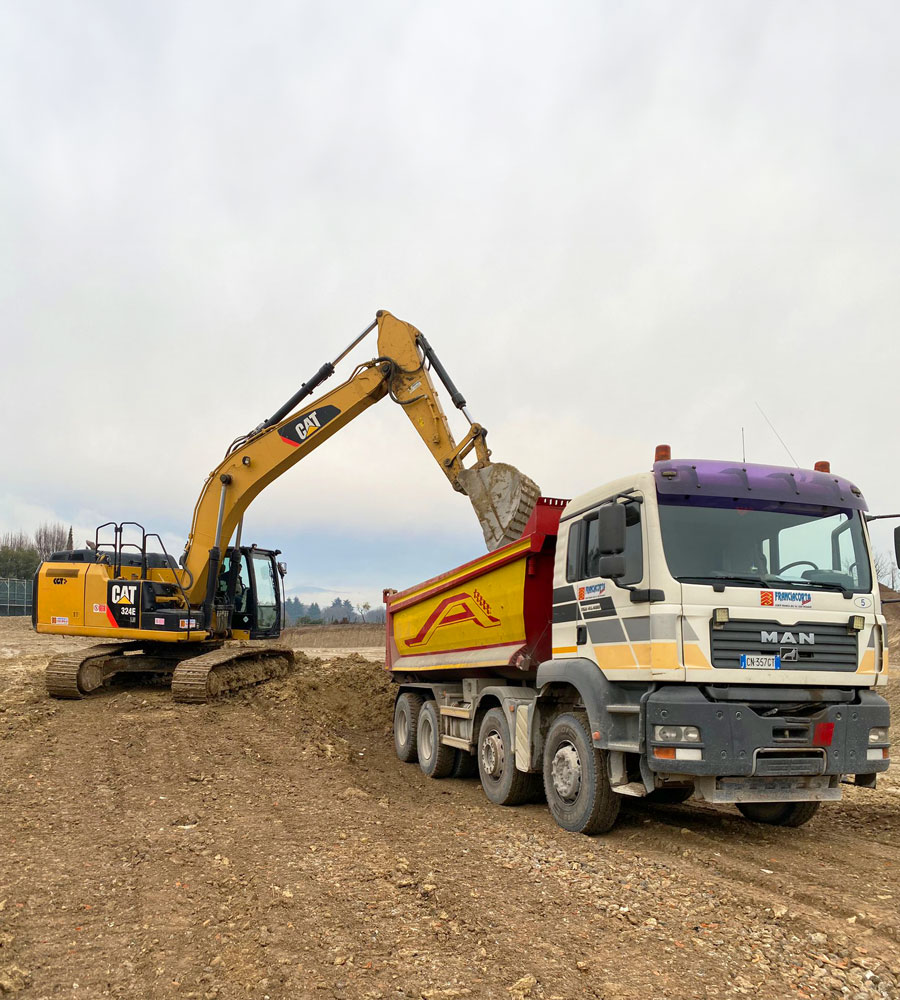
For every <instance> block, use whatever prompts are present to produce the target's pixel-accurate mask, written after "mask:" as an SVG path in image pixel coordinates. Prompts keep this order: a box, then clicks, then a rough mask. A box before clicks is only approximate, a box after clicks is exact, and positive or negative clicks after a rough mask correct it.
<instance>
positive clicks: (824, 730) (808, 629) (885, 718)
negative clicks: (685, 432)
mask: <svg viewBox="0 0 900 1000" xmlns="http://www.w3.org/2000/svg"><path fill="white" fill-rule="evenodd" d="M866 511H867V506H866V503H865V500H864V498H863V495H862V493H861V492H860V490H859V489H858V488H857V487H856V486H855V485H854V484H853V483H851V482H849V481H848V480H847V479H844V478H843V477H841V476H835V475H833V474H832V473H831V471H830V467H829V465H828V463H817V464H816V468H815V469H799V468H783V467H777V466H768V465H754V464H749V463H745V462H727V461H712V460H673V459H672V458H671V450H670V449H669V448H668V447H667V446H660V448H658V449H657V454H656V460H655V461H654V464H653V466H652V469H651V470H650V471H648V472H642V473H639V474H637V475H632V476H628V477H626V478H623V479H619V480H617V481H615V482H611V483H608V484H606V485H604V486H600V487H597V488H596V489H593V490H591V491H589V492H587V493H585V494H584V495H582V496H579V497H577V498H575V499H574V500H570V501H567V500H562V499H552V498H544V497H542V498H541V499H540V500H539V501H538V505H537V507H536V509H535V511H534V513H533V514H532V517H531V519H530V520H529V522H528V524H527V525H526V528H525V530H524V532H523V534H522V536H521V538H519V539H517V540H515V541H513V542H510V543H509V544H507V545H505V546H502V547H500V548H498V549H496V550H495V551H493V552H491V553H490V554H487V555H484V556H480V557H479V558H477V559H475V560H473V561H471V562H468V563H466V564H464V565H462V566H459V567H458V568H456V569H453V570H450V571H449V572H446V573H443V574H441V575H440V576H437V577H435V578H433V579H430V580H427V581H425V582H424V583H421V584H419V585H417V586H415V587H411V588H408V589H406V590H404V591H399V592H398V591H394V590H386V591H385V593H384V600H385V606H386V613H387V615H386V620H387V647H386V668H387V670H388V671H389V672H390V675H391V679H392V681H393V682H394V684H395V685H396V690H397V696H396V701H395V708H394V743H395V748H396V751H397V756H398V757H399V758H400V760H402V761H406V762H413V761H418V763H419V767H420V768H421V770H422V771H423V772H424V774H426V775H428V776H430V777H432V778H442V777H447V776H450V775H462V774H465V773H467V772H474V771H475V769H476V768H477V771H478V773H479V775H480V778H481V783H482V786H483V788H484V792H485V794H486V795H487V797H488V798H489V799H490V800H491V801H492V802H494V803H497V804H499V805H516V804H518V803H521V802H524V801H527V800H529V799H532V798H534V797H537V796H539V795H540V794H541V791H543V794H544V795H546V800H547V803H548V805H549V808H550V812H551V813H552V815H553V817H554V819H555V820H556V821H557V823H558V824H559V825H560V826H561V827H563V828H564V829H566V830H570V831H574V832H582V833H587V834H593V833H601V832H605V831H607V830H609V829H610V828H611V827H612V826H613V825H614V823H615V821H616V818H617V816H618V813H619V809H620V805H621V803H622V801H623V799H624V798H625V797H626V796H630V797H639V798H644V799H648V800H651V801H654V800H655V801H662V802H669V803H674V802H682V801H685V800H686V799H688V798H689V797H691V796H694V797H696V798H697V799H701V800H705V801H707V802H713V803H733V804H734V805H735V806H736V807H737V809H738V810H739V811H740V812H741V813H742V814H743V815H744V816H745V817H746V818H747V819H749V820H751V821H755V822H761V823H770V824H775V825H783V826H800V825H801V824H803V823H805V822H807V821H808V820H809V819H810V818H811V817H812V816H813V815H814V814H815V812H816V810H817V809H818V807H819V804H820V803H821V802H826V801H833V800H837V799H840V798H841V792H842V789H841V785H842V783H844V782H849V783H852V784H855V785H858V786H862V787H864V788H874V787H875V784H876V780H877V775H878V774H879V773H880V772H883V771H885V770H886V769H887V767H888V766H889V763H890V751H889V742H888V727H889V723H890V712H889V707H888V704H887V702H886V701H885V699H884V698H883V697H881V694H880V693H879V692H880V691H881V692H883V691H884V687H885V685H886V683H887V676H888V643H887V636H886V632H885V618H884V616H883V615H882V613H881V602H880V595H879V590H878V586H877V583H876V574H875V569H874V564H873V559H872V551H871V547H870V544H869V538H868V529H867V520H868V519H871V517H872V516H871V515H868V514H866ZM898 531H900V529H898ZM896 538H897V533H895V540H896ZM898 555H900V545H898Z"/></svg>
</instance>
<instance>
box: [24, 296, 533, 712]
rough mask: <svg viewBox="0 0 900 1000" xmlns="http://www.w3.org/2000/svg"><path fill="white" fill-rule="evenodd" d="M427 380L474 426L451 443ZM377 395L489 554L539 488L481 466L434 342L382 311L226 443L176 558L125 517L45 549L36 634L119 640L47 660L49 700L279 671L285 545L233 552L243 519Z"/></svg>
mask: <svg viewBox="0 0 900 1000" xmlns="http://www.w3.org/2000/svg"><path fill="white" fill-rule="evenodd" d="M376 327H377V328H378V356H377V357H376V358H374V359H373V360H371V361H368V362H366V363H365V364H361V365H359V366H358V367H357V368H356V369H355V370H354V371H353V373H352V374H351V376H350V378H349V379H347V381H346V382H344V383H343V384H342V385H340V386H338V387H337V388H336V389H334V390H333V391H332V392H329V393H327V394H326V395H324V396H322V397H321V398H320V399H319V401H318V402H317V403H316V404H315V405H311V404H310V403H309V402H306V403H305V404H304V401H305V400H307V398H308V397H309V396H310V395H311V394H312V393H313V392H314V391H315V390H316V389H317V388H318V387H319V386H320V385H321V384H322V383H323V382H324V381H325V380H326V379H327V378H329V376H331V375H332V374H333V373H334V370H335V367H336V366H337V365H338V363H339V362H340V361H341V360H342V359H343V358H344V357H346V355H347V354H349V352H350V351H351V350H353V348H355V347H356V346H357V345H358V344H359V343H360V342H361V341H362V340H363V339H364V338H365V337H366V336H367V335H368V334H369V333H370V332H371V331H372V330H374V329H375V328H376ZM432 373H434V374H435V375H437V377H438V378H439V379H440V381H441V382H442V383H443V385H444V387H445V388H446V390H447V391H448V393H449V394H450V399H451V401H452V402H453V404H454V405H455V406H456V407H457V408H458V409H459V410H461V411H462V413H463V414H464V415H465V417H466V418H467V420H468V421H469V430H468V433H467V434H466V436H465V437H464V438H463V440H462V441H461V442H459V443H458V444H457V443H456V442H455V441H454V438H453V435H452V434H451V433H450V427H449V424H448V423H447V417H446V415H445V413H444V411H443V409H442V407H441V404H440V402H439V400H438V396H437V392H436V389H435V386H434V382H433V381H432ZM385 396H389V397H390V398H391V399H392V400H393V401H394V402H395V403H398V404H399V405H400V406H401V407H402V408H403V410H404V411H405V412H406V415H407V416H408V417H409V419H410V420H411V421H412V423H413V426H414V427H415V428H416V430H417V431H418V432H419V434H420V436H421V437H422V440H423V441H424V442H425V444H426V446H427V447H428V449H429V450H430V451H431V453H432V455H433V456H434V458H435V459H436V460H437V462H438V464H439V465H440V467H441V469H442V470H443V472H444V474H445V475H446V477H447V479H448V480H449V481H450V484H451V485H452V486H453V488H454V489H455V490H457V491H459V492H460V493H464V494H466V495H467V496H468V497H469V499H470V500H471V502H472V505H473V507H474V508H475V512H476V514H477V516H478V519H479V522H480V523H481V527H482V531H483V533H484V538H485V542H486V544H487V546H488V548H489V549H494V548H497V547H498V546H500V545H503V544H505V543H506V542H509V541H513V540H514V539H516V538H518V537H519V536H520V535H521V533H522V530H523V528H524V526H525V524H526V522H527V520H528V518H529V516H530V515H531V512H532V510H533V509H534V506H535V504H536V503H537V498H538V496H539V494H540V490H539V489H538V487H537V486H536V485H535V484H534V483H533V482H532V481H531V480H530V479H529V478H528V477H527V476H524V475H523V474H522V473H520V472H519V471H518V470H517V469H515V468H514V467H513V466H511V465H505V464H503V463H494V462H491V461H490V454H491V453H490V451H489V450H488V448H487V443H486V436H487V432H486V430H485V429H484V427H482V426H481V425H480V424H477V423H475V422H473V421H472V418H471V417H470V415H469V412H468V409H467V406H466V400H465V398H464V397H463V396H462V394H461V393H460V392H459V390H458V389H457V388H456V386H455V385H454V384H453V382H452V380H451V379H450V377H449V375H448V374H447V372H446V370H445V369H444V367H443V365H442V364H441V363H440V361H439V359H438V357H437V355H436V354H435V352H434V350H433V348H432V347H431V345H430V344H429V343H428V341H427V340H426V339H425V337H424V336H423V335H422V334H421V333H420V332H419V331H418V330H417V329H416V328H415V327H413V326H411V325H410V324H409V323H404V322H403V321H401V320H398V319H397V318H396V317H394V316H392V315H391V314H390V313H389V312H386V311H383V310H382V311H379V312H378V314H377V316H376V319H375V320H374V321H373V322H372V323H371V324H370V325H369V326H367V327H366V329H365V330H363V332H362V333H361V334H360V335H359V336H358V337H356V338H355V339H354V340H353V342H352V343H351V344H350V345H349V346H348V347H347V348H346V349H345V350H344V351H342V352H341V354H340V355H338V357H337V358H336V359H335V360H334V361H332V362H329V363H326V364H324V365H323V366H322V367H321V368H320V369H319V370H318V371H317V372H316V374H315V375H314V376H313V377H312V378H311V379H310V380H309V381H308V382H306V383H304V384H303V385H302V386H301V388H300V389H299V390H298V391H297V392H296V393H294V395H293V396H292V397H291V398H290V399H289V400H288V401H287V402H286V403H285V404H284V405H283V406H280V407H279V408H278V409H277V410H276V411H275V413H273V414H272V416H271V417H269V418H268V420H264V421H263V422H262V423H260V424H259V425H258V426H257V427H255V428H254V429H253V430H252V431H250V432H249V433H247V434H244V435H242V436H241V437H239V438H237V439H236V440H235V441H233V442H232V443H231V445H230V446H229V448H228V450H227V452H226V455H225V458H224V459H223V460H222V461H221V462H220V463H219V465H218V466H217V468H215V469H214V470H213V471H212V472H211V473H210V474H209V476H208V477H207V479H206V482H205V483H204V485H203V489H202V490H201V491H200V496H199V498H198V500H197V503H196V506H195V507H194V516H193V521H192V523H191V531H190V535H189V537H188V540H187V543H186V545H185V548H184V553H183V554H182V556H181V558H180V560H179V562H178V563H176V561H175V559H174V558H173V557H171V556H170V555H169V554H168V553H167V552H166V549H165V546H164V544H163V542H162V539H161V538H160V536H159V535H158V534H155V533H148V532H147V531H146V530H145V529H144V528H143V526H142V525H139V524H137V523H136V522H130V521H129V522H121V523H116V522H108V523H107V524H104V525H101V526H100V527H99V528H98V529H97V531H96V534H95V537H94V541H93V542H88V543H87V547H86V548H84V549H78V550H71V551H65V552H56V553H53V554H52V555H51V556H50V558H49V559H48V560H47V561H45V562H43V563H42V564H41V565H40V566H39V567H38V570H37V572H36V573H35V577H34V600H33V611H32V624H33V626H34V628H35V629H36V630H37V631H38V632H47V633H53V634H57V635H73V636H97V637H101V638H104V639H107V640H110V639H112V640H115V641H112V642H105V643H102V644H100V645H95V646H90V647H88V648H82V649H79V650H75V651H73V652H70V653H64V654H61V655H58V656H56V657H55V658H54V659H53V660H51V662H50V664H49V665H48V667H47V675H46V680H47V691H48V693H49V694H50V695H52V696H53V697H56V698H81V697H83V696H84V695H86V694H88V693H90V692H91V691H94V690H96V689H98V688H99V687H101V686H102V685H103V684H104V683H105V682H107V681H108V680H109V679H110V678H111V677H113V676H114V675H116V674H120V673H123V672H132V673H155V674H163V675H167V674H168V675H171V679H172V693H173V696H174V697H175V699H176V700H177V701H188V702H202V701H207V700H210V699H211V698H214V697H216V696H218V695H220V694H224V693H226V692H228V691H232V690H235V689H237V688H240V687H245V686H247V685H248V684H255V683H258V682H260V681H263V680H266V679H268V678H270V677H273V676H278V675H280V674H283V673H285V672H287V670H288V669H289V668H290V665H291V663H292V661H293V653H292V651H291V650H290V649H289V648H288V647H286V646H284V645H281V644H278V643H276V642H273V641H272V640H277V639H278V637H279V636H280V634H281V628H282V621H281V610H282V600H281V578H282V577H283V576H284V574H285V573H286V571H287V570H286V567H285V565H284V563H279V562H277V556H278V555H279V554H280V550H278V549H275V550H271V549H261V548H258V547H257V546H255V545H251V546H246V545H241V528H242V523H243V517H244V513H245V511H246V510H247V508H248V506H249V505H250V503H251V501H252V500H253V499H254V497H256V496H257V495H258V494H259V493H260V492H261V491H262V490H263V489H264V488H265V487H266V486H268V485H269V483H271V482H273V481H274V480H275V479H277V478H278V477H279V476H280V475H281V474H282V473H283V472H285V471H286V470H287V469H289V468H290V467H291V466H293V465H296V464H297V462H299V461H300V460H301V459H302V458H304V457H305V456H306V455H308V454H309V453H310V452H311V451H313V450H314V449H315V448H317V447H318V446H319V445H321V444H323V443H324V442H325V441H327V440H328V439H329V438H330V437H332V436H333V435H334V434H335V433H337V431H339V430H340V429H341V428H342V427H344V426H345V425H346V424H348V423H349V422H350V421H351V420H353V419H354V418H355V417H357V416H359V414H361V413H362V412H363V411H364V410H366V409H368V408H369V407H370V406H372V405H373V404H374V403H377V402H378V401H379V400H380V399H383V398H384V397H385ZM469 456H474V462H472V464H471V465H470V466H469V467H468V468H466V467H464V465H463V461H464V460H465V459H467V458H468V457H469ZM129 539H131V540H129ZM232 539H234V544H233V545H232V544H231V541H232ZM148 546H149V547H150V548H153V547H156V548H158V549H159V550H160V551H150V548H148Z"/></svg>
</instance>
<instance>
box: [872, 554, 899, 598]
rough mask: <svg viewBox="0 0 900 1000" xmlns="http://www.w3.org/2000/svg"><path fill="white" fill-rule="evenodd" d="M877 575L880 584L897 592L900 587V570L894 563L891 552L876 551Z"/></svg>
mask: <svg viewBox="0 0 900 1000" xmlns="http://www.w3.org/2000/svg"><path fill="white" fill-rule="evenodd" d="M875 575H876V576H877V577H878V580H879V582H880V583H883V584H884V585H885V586H886V587H890V588H891V589H892V590H897V588H898V586H900V570H898V568H897V564H896V563H895V562H894V559H893V557H892V556H891V554H890V553H889V552H882V551H880V550H876V552H875Z"/></svg>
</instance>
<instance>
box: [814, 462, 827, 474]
mask: <svg viewBox="0 0 900 1000" xmlns="http://www.w3.org/2000/svg"><path fill="white" fill-rule="evenodd" d="M813 468H814V469H815V470H816V472H831V462H816V464H815V465H814V466H813Z"/></svg>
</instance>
